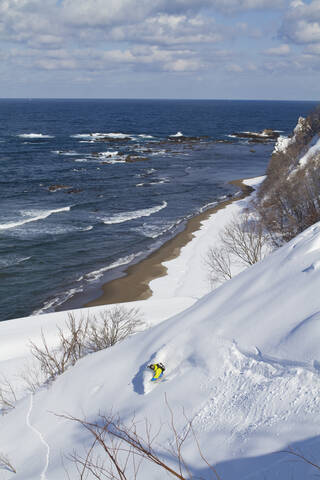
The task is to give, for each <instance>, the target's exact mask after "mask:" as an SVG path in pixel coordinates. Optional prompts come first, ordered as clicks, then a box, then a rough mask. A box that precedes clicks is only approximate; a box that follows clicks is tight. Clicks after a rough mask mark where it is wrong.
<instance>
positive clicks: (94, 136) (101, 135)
mask: <svg viewBox="0 0 320 480" xmlns="http://www.w3.org/2000/svg"><path fill="white" fill-rule="evenodd" d="M71 137H72V138H85V139H94V140H99V139H100V138H104V137H109V138H116V139H117V138H118V139H119V140H121V139H123V138H128V137H129V138H131V135H128V134H126V133H76V134H75V135H71Z"/></svg>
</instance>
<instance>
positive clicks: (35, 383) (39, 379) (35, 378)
mask: <svg viewBox="0 0 320 480" xmlns="http://www.w3.org/2000/svg"><path fill="white" fill-rule="evenodd" d="M19 376H20V378H21V380H22V381H23V383H24V386H25V389H26V390H27V391H28V392H30V393H35V392H36V391H37V390H38V389H39V388H40V387H41V385H43V383H44V381H45V380H46V378H45V377H44V375H43V372H42V371H41V368H40V366H39V364H38V363H36V364H28V365H26V367H25V368H24V370H23V371H22V372H21V373H20V375H19Z"/></svg>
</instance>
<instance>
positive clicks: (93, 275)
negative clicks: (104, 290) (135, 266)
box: [77, 252, 142, 282]
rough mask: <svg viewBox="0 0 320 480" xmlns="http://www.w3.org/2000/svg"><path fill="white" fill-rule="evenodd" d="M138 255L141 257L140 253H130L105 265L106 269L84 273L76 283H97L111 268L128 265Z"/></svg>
mask: <svg viewBox="0 0 320 480" xmlns="http://www.w3.org/2000/svg"><path fill="white" fill-rule="evenodd" d="M140 255H142V253H141V252H139V253H132V254H131V255H128V256H126V257H123V258H119V259H118V260H116V261H115V262H113V263H111V264H110V265H107V266H106V267H102V268H100V269H99V270H95V271H94V272H90V273H86V274H85V275H82V276H81V277H80V278H79V279H78V280H77V281H78V282H80V281H82V280H87V281H88V282H94V281H97V280H99V278H101V277H102V276H103V274H104V273H105V272H107V271H108V270H112V269H113V268H117V267H121V266H123V265H128V264H129V263H131V262H132V261H133V260H134V259H135V258H137V257H139V256H140Z"/></svg>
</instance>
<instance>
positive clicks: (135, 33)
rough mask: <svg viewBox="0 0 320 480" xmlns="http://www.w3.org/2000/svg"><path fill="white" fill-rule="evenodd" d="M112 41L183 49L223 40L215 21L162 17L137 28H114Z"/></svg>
mask: <svg viewBox="0 0 320 480" xmlns="http://www.w3.org/2000/svg"><path fill="white" fill-rule="evenodd" d="M110 37H111V38H112V39H113V40H117V41H131V42H136V43H148V44H153V45H159V44H162V45H179V44H180V45H181V44H188V43H190V44H199V43H217V42H220V41H222V40H223V32H222V29H221V28H219V27H218V26H217V25H216V24H215V23H214V21H213V20H212V19H206V18H204V17H202V16H200V15H197V16H195V17H188V16H186V15H168V14H161V15H157V16H155V17H150V18H147V19H146V20H145V21H144V22H140V23H138V24H136V25H128V26H123V25H121V26H118V27H115V28H113V29H112V30H111V31H110Z"/></svg>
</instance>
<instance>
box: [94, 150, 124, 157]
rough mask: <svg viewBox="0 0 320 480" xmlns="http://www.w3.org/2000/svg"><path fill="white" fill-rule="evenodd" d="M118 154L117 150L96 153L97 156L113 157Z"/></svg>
mask: <svg viewBox="0 0 320 480" xmlns="http://www.w3.org/2000/svg"><path fill="white" fill-rule="evenodd" d="M118 154H119V152H109V151H107V152H99V153H98V155H99V157H115V156H117V155H118Z"/></svg>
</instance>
